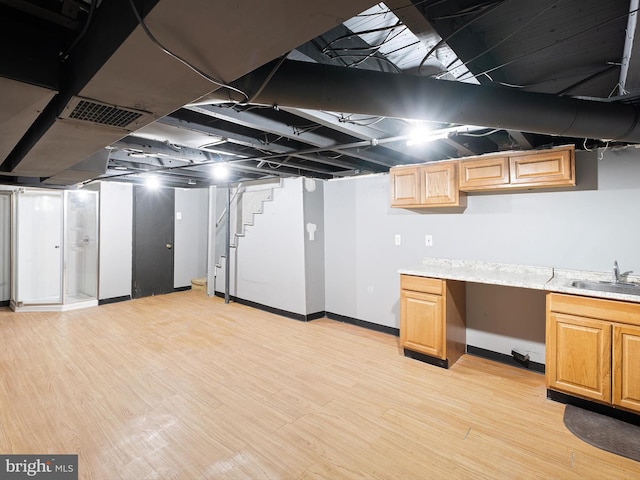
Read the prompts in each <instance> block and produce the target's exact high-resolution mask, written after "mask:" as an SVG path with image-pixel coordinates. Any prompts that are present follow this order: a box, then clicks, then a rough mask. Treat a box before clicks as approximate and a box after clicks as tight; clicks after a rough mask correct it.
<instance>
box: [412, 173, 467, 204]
mask: <svg viewBox="0 0 640 480" xmlns="http://www.w3.org/2000/svg"><path fill="white" fill-rule="evenodd" d="M457 174H458V169H457V164H456V162H436V163H432V164H430V165H423V166H422V169H421V175H420V194H421V195H420V200H421V203H422V204H423V205H434V206H436V205H441V206H458V205H460V193H459V191H458V176H457Z"/></svg>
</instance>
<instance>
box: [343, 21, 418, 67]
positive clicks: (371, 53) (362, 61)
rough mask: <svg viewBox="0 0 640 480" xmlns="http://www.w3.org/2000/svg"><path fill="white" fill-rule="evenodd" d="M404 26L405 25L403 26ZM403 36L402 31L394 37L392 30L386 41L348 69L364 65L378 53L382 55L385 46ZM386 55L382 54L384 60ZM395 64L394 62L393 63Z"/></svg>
mask: <svg viewBox="0 0 640 480" xmlns="http://www.w3.org/2000/svg"><path fill="white" fill-rule="evenodd" d="M398 24H400V22H398ZM403 26H404V25H403ZM404 28H405V29H406V27H404ZM401 34H402V30H401V31H399V32H396V33H395V35H393V30H390V31H389V33H388V34H387V36H386V37H385V39H384V40H383V41H382V42H381V43H380V44H378V45H375V46H374V47H373V50H372V51H371V52H370V53H369V54H368V55H367V56H366V57H364V58H363V59H361V60H358V61H356V62H354V63H352V64H351V65H347V66H348V67H357V66H358V65H361V64H363V63H364V62H366V61H367V59H369V58H373V57H374V56H375V55H376V54H377V53H380V48H382V47H383V46H384V45H385V44H387V43H389V42H391V41H392V40H393V39H394V38H396V37H398V36H399V35H401ZM384 57H385V55H384V54H382V58H384ZM391 63H393V62H391Z"/></svg>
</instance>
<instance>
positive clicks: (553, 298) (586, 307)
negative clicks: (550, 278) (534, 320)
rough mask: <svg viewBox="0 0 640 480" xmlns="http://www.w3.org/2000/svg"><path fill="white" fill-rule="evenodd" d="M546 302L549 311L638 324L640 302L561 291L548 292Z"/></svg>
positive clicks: (639, 324) (639, 320)
mask: <svg viewBox="0 0 640 480" xmlns="http://www.w3.org/2000/svg"><path fill="white" fill-rule="evenodd" d="M547 302H548V310H549V311H551V312H559V313H568V314H570V315H579V316H581V317H588V318H597V319H599V320H608V321H611V322H618V323H627V324H629V325H637V326H640V304H638V303H630V302H622V301H620V300H607V299H604V298H591V297H581V296H578V295H565V294H562V293H549V294H548V295H547Z"/></svg>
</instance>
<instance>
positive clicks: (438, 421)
mask: <svg viewBox="0 0 640 480" xmlns="http://www.w3.org/2000/svg"><path fill="white" fill-rule="evenodd" d="M0 310H1V309H0ZM0 342H1V343H0V345H1V348H0V427H1V428H0V453H59V454H60V453H77V454H79V469H80V478H82V479H100V480H114V479H124V480H141V479H163V480H164V479H184V480H192V479H193V480H195V479H223V480H227V479H276V478H278V479H298V478H300V479H394V480H395V479H411V480H414V479H517V478H518V479H534V478H540V479H574V478H575V479H590V478H597V479H604V478H606V479H631V478H640V463H637V462H633V461H631V460H628V459H625V458H622V457H618V456H616V455H613V454H610V453H607V452H604V451H600V450H598V449H596V448H594V447H592V446H590V445H588V444H586V443H584V442H582V441H581V440H579V439H577V438H575V437H574V436H573V435H572V434H571V433H569V432H568V430H567V429H566V428H565V427H564V425H563V423H562V414H563V411H564V406H563V405H561V404H559V403H555V402H552V401H550V400H546V399H545V387H544V377H543V376H542V375H540V374H536V373H533V372H529V371H525V370H520V369H516V368H513V367H508V366H504V365H500V364H497V363H493V362H490V361H486V360H483V359H479V358H474V357H472V356H469V355H465V356H463V357H462V358H461V359H460V360H459V361H458V363H456V364H455V365H454V366H453V367H452V368H451V369H450V370H443V369H440V368H436V367H433V366H430V365H426V364H424V363H421V362H418V361H416V360H411V359H408V358H405V357H403V356H402V354H401V351H400V349H399V348H398V339H397V338H396V337H394V336H391V335H386V334H383V333H377V332H372V331H369V330H366V329H363V328H359V327H355V326H352V325H347V324H342V323H339V322H335V321H331V320H326V319H321V320H315V321H313V322H309V323H302V322H297V321H295V320H291V319H287V318H282V317H279V316H276V315H271V314H268V313H265V312H262V311H258V310H254V309H251V308H248V307H245V306H242V305H238V304H230V305H224V302H223V301H222V300H220V299H218V298H207V297H206V296H205V295H204V294H203V293H202V292H181V293H174V294H170V295H163V296H158V297H150V298H144V299H140V300H133V301H130V302H123V303H118V304H113V305H105V306H101V307H95V308H89V309H85V310H78V311H72V312H66V313H19V314H15V313H11V312H9V311H7V310H2V311H0Z"/></svg>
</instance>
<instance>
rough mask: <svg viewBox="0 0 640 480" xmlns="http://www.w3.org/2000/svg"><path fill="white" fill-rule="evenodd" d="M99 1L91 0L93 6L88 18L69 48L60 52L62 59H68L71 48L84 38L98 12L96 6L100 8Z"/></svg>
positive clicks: (90, 8)
mask: <svg viewBox="0 0 640 480" xmlns="http://www.w3.org/2000/svg"><path fill="white" fill-rule="evenodd" d="M98 3H100V0H91V6H90V7H89V13H87V20H86V21H85V22H84V26H83V27H82V31H81V32H80V33H79V34H78V36H77V37H76V38H75V39H74V40H73V42H72V43H71V45H70V46H69V48H67V50H66V52H60V56H61V57H62V59H61V60H62V61H63V62H64V61H66V60H67V59H68V58H69V54H70V53H71V50H73V49H74V48H75V46H76V45H77V44H78V43H79V42H80V40H82V37H84V36H85V34H86V33H87V30H89V25H91V21H92V20H93V16H94V14H95V12H96V8H98Z"/></svg>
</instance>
